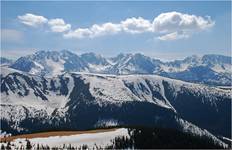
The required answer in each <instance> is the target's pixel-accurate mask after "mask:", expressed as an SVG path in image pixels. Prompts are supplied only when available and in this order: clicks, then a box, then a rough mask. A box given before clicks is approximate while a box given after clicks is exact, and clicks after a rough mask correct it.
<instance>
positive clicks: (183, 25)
mask: <svg viewBox="0 0 232 150" xmlns="http://www.w3.org/2000/svg"><path fill="white" fill-rule="evenodd" d="M214 24H215V22H214V21H212V20H211V18H210V17H209V16H207V17H205V18H203V17H201V16H196V15H189V14H183V13H179V12H175V11H174V12H167V13H162V14H160V15H159V16H157V17H156V18H155V19H154V21H153V29H154V32H159V33H165V34H166V35H164V37H165V36H166V37H170V36H172V37H174V35H176V36H175V37H179V36H178V32H184V33H185V35H186V34H187V35H188V36H190V35H191V34H193V33H194V32H198V31H202V30H206V29H208V28H210V27H212V26H213V25H214ZM188 36H185V37H188Z"/></svg>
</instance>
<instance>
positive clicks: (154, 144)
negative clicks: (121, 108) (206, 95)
mask: <svg viewBox="0 0 232 150" xmlns="http://www.w3.org/2000/svg"><path fill="white" fill-rule="evenodd" d="M128 133H129V137H128V136H119V137H115V138H114V139H113V140H111V143H110V144H109V145H107V146H105V147H103V146H101V145H96V144H95V145H94V147H91V148H90V147H89V146H88V145H82V146H79V147H74V146H72V145H71V144H66V145H65V144H64V145H63V146H61V147H49V146H48V145H38V144H37V145H32V144H31V143H30V141H29V140H27V141H26V147H25V148H26V149H31V148H32V147H33V149H38V150H43V149H52V150H58V149H68V150H76V149H78V150H79V149H80V150H85V149H96V150H98V149H199V148H200V149H223V147H222V146H220V145H217V144H215V143H214V142H213V141H212V140H210V139H208V138H203V137H199V136H193V135H191V134H188V133H183V132H180V131H177V130H174V129H163V128H149V127H133V128H131V127H130V128H128ZM77 142H78V141H77ZM1 149H10V143H7V145H6V146H3V145H2V146H1ZM19 149H20V147H19Z"/></svg>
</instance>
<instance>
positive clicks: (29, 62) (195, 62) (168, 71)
mask: <svg viewBox="0 0 232 150" xmlns="http://www.w3.org/2000/svg"><path fill="white" fill-rule="evenodd" d="M2 59H4V58H2ZM5 60H6V59H4V62H5ZM231 60H232V58H231V57H229V56H223V55H215V54H210V55H204V56H202V57H199V56H195V55H193V56H190V57H186V58H185V59H183V60H175V61H169V62H163V61H161V60H159V59H154V58H151V57H148V56H144V55H142V54H139V53H136V54H119V55H118V56H116V57H112V58H105V57H103V56H101V55H97V54H95V53H85V54H82V55H77V54H74V53H72V52H70V51H67V50H62V51H38V52H36V53H35V54H32V55H27V56H25V57H20V58H19V59H17V60H16V61H15V62H8V64H9V67H10V68H13V69H17V70H21V71H24V72H28V73H30V74H34V75H42V76H55V75H59V74H62V73H64V72H87V73H100V74H114V75H126V74H155V75H161V76H164V77H169V78H173V79H180V80H183V81H189V82H195V83H204V84H209V85H221V86H228V85H231V82H232V81H231V75H232V71H231V68H232V62H231ZM1 63H2V61H1Z"/></svg>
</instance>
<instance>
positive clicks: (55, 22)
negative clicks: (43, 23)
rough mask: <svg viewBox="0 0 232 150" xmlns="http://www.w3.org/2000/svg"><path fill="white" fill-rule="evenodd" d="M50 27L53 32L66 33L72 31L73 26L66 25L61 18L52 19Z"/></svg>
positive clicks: (49, 22) (49, 23)
mask: <svg viewBox="0 0 232 150" xmlns="http://www.w3.org/2000/svg"><path fill="white" fill-rule="evenodd" d="M48 25H49V26H50V28H51V30H52V31H53V32H65V31H68V30H70V29H71V25H70V24H66V23H65V22H64V20H63V19H60V18H57V19H50V20H49V21H48Z"/></svg>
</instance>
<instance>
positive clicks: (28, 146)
mask: <svg viewBox="0 0 232 150" xmlns="http://www.w3.org/2000/svg"><path fill="white" fill-rule="evenodd" d="M26 142H27V143H26V149H27V150H28V149H31V148H32V145H31V142H30V141H29V140H26Z"/></svg>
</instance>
